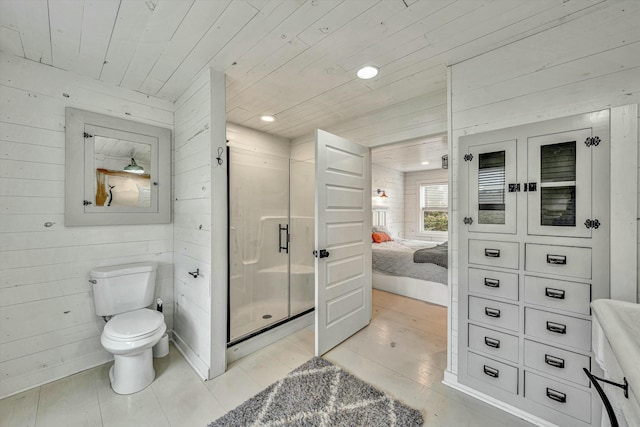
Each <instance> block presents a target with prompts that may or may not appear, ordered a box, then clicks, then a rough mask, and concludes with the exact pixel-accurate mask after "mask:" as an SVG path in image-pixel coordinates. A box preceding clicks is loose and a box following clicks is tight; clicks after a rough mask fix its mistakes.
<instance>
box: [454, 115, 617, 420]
mask: <svg viewBox="0 0 640 427" xmlns="http://www.w3.org/2000/svg"><path fill="white" fill-rule="evenodd" d="M460 150H461V151H460V162H461V164H462V167H461V168H460V171H461V177H460V181H459V182H460V188H459V193H460V206H461V210H460V222H461V224H460V271H459V274H460V295H459V365H458V381H459V382H460V383H462V384H464V385H467V386H469V387H470V388H472V389H475V390H477V391H478V392H480V393H483V394H485V395H489V396H492V397H493V398H496V399H498V400H501V401H503V402H505V403H507V404H508V405H511V406H512V407H515V408H518V410H520V411H525V412H528V413H529V414H531V415H534V416H535V417H538V418H541V419H543V420H546V421H548V422H551V423H553V424H557V425H560V426H583V427H584V426H589V425H599V423H600V402H599V400H598V397H597V395H596V394H594V393H595V390H593V389H592V388H591V387H590V386H589V381H588V379H587V376H586V375H585V374H584V372H583V368H587V369H589V370H591V371H592V372H598V367H597V364H596V363H595V360H594V359H593V357H594V355H593V353H592V351H591V310H590V306H589V304H590V302H591V301H592V300H594V299H598V298H607V297H608V296H609V240H610V239H609V206H610V203H609V179H610V178H609V176H610V160H609V159H610V148H609V111H608V110H605V111H598V112H594V113H588V114H582V115H578V116H572V117H567V118H562V119H555V120H550V121H545V122H540V123H534V124H529V125H523V126H518V127H514V128H509V129H502V130H497V131H492V132H486V133H482V134H476V135H470V136H465V137H461V138H460Z"/></svg>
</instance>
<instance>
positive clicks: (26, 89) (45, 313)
mask: <svg viewBox="0 0 640 427" xmlns="http://www.w3.org/2000/svg"><path fill="white" fill-rule="evenodd" d="M0 100H1V102H0V154H1V156H0V319H1V321H0V397H4V396H7V395H10V394H14V393H16V392H18V391H20V390H24V389H27V388H30V387H33V386H36V385H39V384H42V383H46V382H49V381H52V380H55V379H58V378H61V377H64V376H67V375H70V374H73V373H75V372H78V371H81V370H84V369H87V368H89V367H92V366H95V365H98V364H101V363H105V362H107V361H109V360H111V359H112V356H111V355H110V354H108V353H107V352H106V351H104V350H103V348H102V345H101V344H100V334H101V332H102V328H103V325H104V321H103V320H102V319H101V318H99V317H97V316H96V315H95V310H94V302H93V293H92V290H91V287H90V284H89V283H88V279H89V271H90V270H91V269H92V268H94V267H97V266H104V265H112V264H121V263H129V262H136V261H145V260H154V261H157V262H158V264H159V270H158V275H157V282H156V293H157V295H158V296H160V297H162V298H163V299H164V301H165V309H164V314H165V320H166V322H167V326H168V329H169V330H171V329H172V324H173V318H172V317H173V316H172V313H173V266H172V260H173V236H172V230H173V226H172V225H171V224H161V225H143V226H104V227H103V226H95V227H65V226H64V168H65V164H64V162H65V151H64V150H65V136H64V124H65V107H67V106H69V107H74V108H79V109H85V110H89V111H93V112H97V113H101V114H106V115H111V116H116V117H120V118H125V119H130V120H135V121H139V122H143V123H148V124H152V125H156V126H161V127H165V128H172V127H173V104H172V103H170V102H167V101H163V100H159V99H155V98H153V97H148V96H146V95H142V94H140V93H137V92H133V91H130V90H127V89H122V88H119V87H116V86H114V85H112V84H107V83H102V82H98V81H96V80H93V79H90V78H85V77H81V76H79V75H76V74H73V73H70V72H66V71H62V70H59V69H56V68H52V67H49V66H46V65H42V64H39V63H37V62H33V61H28V60H25V59H22V58H17V57H14V56H9V55H7V54H4V53H0ZM48 222H50V223H52V225H51V226H50V227H47V226H45V223H48Z"/></svg>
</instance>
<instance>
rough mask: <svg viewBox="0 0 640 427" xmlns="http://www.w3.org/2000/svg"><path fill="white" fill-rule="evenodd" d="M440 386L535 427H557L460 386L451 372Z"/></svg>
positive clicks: (469, 388)
mask: <svg viewBox="0 0 640 427" xmlns="http://www.w3.org/2000/svg"><path fill="white" fill-rule="evenodd" d="M442 384H444V385H446V386H448V387H451V388H453V389H456V390H458V391H460V392H462V393H464V394H467V395H469V396H471V397H475V398H476V399H478V400H481V401H482V402H484V403H486V404H489V405H491V406H494V407H496V408H498V409H502V410H503V411H505V412H507V413H509V414H511V415H514V416H516V417H518V418H522V419H523V420H525V421H528V422H530V423H532V424H535V425H537V426H540V427H558V425H556V424H553V423H551V422H549V421H547V420H543V419H542V418H539V417H536V416H535V415H532V414H530V413H528V412H525V411H523V410H522V409H520V408H516V407H515V406H512V405H509V404H508V403H505V402H503V401H501V400H498V399H496V398H494V397H491V396H489V395H486V394H484V393H480V392H479V391H477V390H474V389H472V388H471V387H467V386H466V385H464V384H460V383H459V382H458V376H457V375H456V374H454V373H453V372H449V371H445V372H444V380H442Z"/></svg>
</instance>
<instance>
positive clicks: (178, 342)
mask: <svg viewBox="0 0 640 427" xmlns="http://www.w3.org/2000/svg"><path fill="white" fill-rule="evenodd" d="M171 335H172V341H173V343H174V344H175V346H176V348H177V349H178V351H179V352H180V354H182V356H184V359H185V360H186V361H187V363H188V364H189V366H191V368H192V369H193V370H194V371H195V373H196V374H198V376H199V377H200V378H201V379H202V380H203V381H206V380H207V379H209V367H208V366H207V365H206V364H205V363H204V362H203V361H202V359H200V358H199V357H198V355H197V354H196V353H195V352H194V351H193V350H192V349H191V347H189V345H187V343H186V342H185V341H184V340H183V339H182V338H180V335H178V333H177V332H176V331H173V333H172V334H171Z"/></svg>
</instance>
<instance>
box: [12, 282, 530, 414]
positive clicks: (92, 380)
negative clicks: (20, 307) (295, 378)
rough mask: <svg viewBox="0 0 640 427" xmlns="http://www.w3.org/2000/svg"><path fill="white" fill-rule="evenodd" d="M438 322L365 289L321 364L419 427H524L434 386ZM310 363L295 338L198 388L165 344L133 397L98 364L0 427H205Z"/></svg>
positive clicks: (443, 345) (308, 348)
mask: <svg viewBox="0 0 640 427" xmlns="http://www.w3.org/2000/svg"><path fill="white" fill-rule="evenodd" d="M446 321H447V320H446V309H445V308H442V307H438V306H435V305H431V304H427V303H424V302H421V301H416V300H412V299H409V298H404V297H401V296H397V295H394V294H389V293H386V292H381V291H377V290H374V294H373V320H372V322H371V324H370V325H369V326H368V327H366V328H364V329H362V330H361V331H360V332H358V333H357V334H356V335H354V336H353V337H351V338H350V339H349V340H347V341H346V342H344V343H342V344H340V345H339V346H338V347H336V348H335V349H333V350H331V351H330V352H329V353H327V354H326V355H325V358H326V359H327V360H330V361H332V362H334V363H336V364H338V365H340V366H342V367H343V368H344V369H346V370H348V371H350V372H352V373H353V374H355V375H356V376H358V377H360V378H361V379H363V380H365V381H368V382H369V383H371V384H374V385H375V386H377V387H379V388H381V389H383V390H385V391H387V392H389V393H390V394H392V395H393V396H395V397H397V398H399V399H400V400H402V401H404V402H405V403H407V404H408V405H411V406H413V407H415V408H418V409H420V410H421V411H422V413H423V415H424V417H425V425H426V426H478V427H479V426H487V425H491V426H492V427H506V426H509V427H511V426H516V427H517V426H529V425H530V424H529V423H527V422H525V421H523V420H520V419H518V418H516V417H513V416H511V415H508V414H506V413H504V412H502V411H500V410H498V409H495V408H493V407H491V406H489V405H486V404H484V403H482V402H480V401H478V400H476V399H473V398H471V397H468V396H466V395H464V394H462V393H460V392H458V391H456V390H453V389H450V388H448V387H446V386H444V385H442V384H441V381H442V378H443V371H444V369H445V367H446V351H447V342H446V341H447V324H446ZM312 356H313V331H312V330H311V329H303V330H301V331H299V332H297V333H295V334H293V335H290V336H288V337H286V338H284V339H282V340H280V341H278V342H276V343H274V344H272V345H270V346H268V347H266V348H264V349H262V350H260V351H258V352H256V353H253V354H251V355H250V356H247V357H245V358H243V359H240V360H238V361H237V362H234V363H233V364H232V365H231V366H230V367H229V369H228V371H227V372H226V373H225V374H224V375H222V376H220V377H218V378H215V379H213V380H211V381H207V382H202V381H200V380H199V379H198V377H197V376H196V374H195V373H194V372H193V371H192V370H191V368H190V367H189V365H188V364H187V362H186V361H185V360H184V358H183V357H182V356H181V355H180V353H179V352H178V351H177V350H176V349H175V347H173V345H172V346H171V351H170V354H169V356H167V357H165V358H163V359H157V360H155V367H156V374H157V378H156V380H155V381H154V382H153V384H152V385H151V386H150V387H148V388H146V389H145V390H143V391H141V392H139V393H136V394H133V395H128V396H120V395H117V394H115V393H113V392H112V391H111V388H110V386H109V380H108V370H109V366H110V365H109V364H107V365H102V366H99V367H96V368H93V369H90V370H87V371H84V372H80V373H78V374H75V375H72V376H70V377H67V378H64V379H61V380H58V381H55V382H53V383H50V384H46V385H43V386H41V387H37V388H34V389H32V390H29V391H26V392H24V393H20V394H18V395H15V396H12V397H9V398H6V399H3V400H0V426H2V427H14V426H15V427H25V426H47V427H57V426H65V427H73V426H91V427H93V426H103V427H124V426H136V427H143V426H154V427H163V426H175V427H183V426H184V427H188V426H205V425H206V424H207V423H208V422H211V421H213V420H215V419H216V418H218V417H220V416H222V415H223V414H224V413H225V412H227V411H229V410H231V409H233V408H234V407H236V406H237V405H239V404H240V403H242V402H244V401H245V400H246V399H248V398H250V397H251V396H253V395H254V394H256V393H258V392H259V391H260V390H262V389H263V388H264V387H266V386H268V385H269V384H271V383H273V382H274V381H276V380H278V379H279V378H281V377H282V376H284V375H285V374H287V373H288V372H289V371H291V370H293V369H294V368H296V367H297V366H299V365H301V364H302V363H304V362H305V361H307V360H308V359H309V358H311V357H312Z"/></svg>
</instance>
